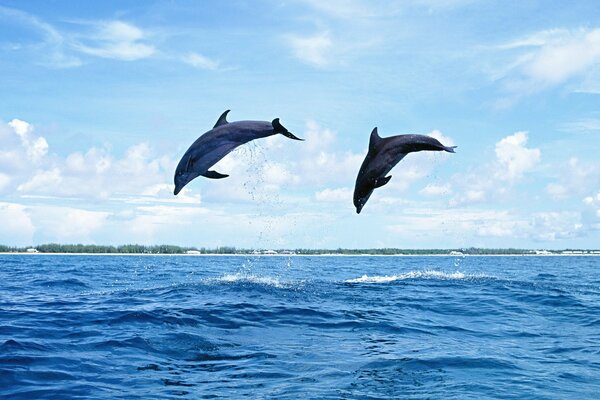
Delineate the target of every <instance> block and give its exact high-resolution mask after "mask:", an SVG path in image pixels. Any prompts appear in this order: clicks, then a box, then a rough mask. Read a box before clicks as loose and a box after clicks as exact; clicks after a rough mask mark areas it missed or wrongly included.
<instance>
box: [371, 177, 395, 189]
mask: <svg viewBox="0 0 600 400" xmlns="http://www.w3.org/2000/svg"><path fill="white" fill-rule="evenodd" d="M390 179H392V176H391V175H390V176H386V177H385V178H377V179H375V187H376V188H378V187H382V186H383V185H385V184H386V183H388V182H389V181H390Z"/></svg>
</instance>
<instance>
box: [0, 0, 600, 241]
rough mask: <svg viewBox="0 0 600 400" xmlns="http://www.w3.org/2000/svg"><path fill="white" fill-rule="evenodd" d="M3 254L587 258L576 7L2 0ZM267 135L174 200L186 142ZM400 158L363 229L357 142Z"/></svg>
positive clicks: (419, 1)
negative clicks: (527, 252)
mask: <svg viewBox="0 0 600 400" xmlns="http://www.w3.org/2000/svg"><path fill="white" fill-rule="evenodd" d="M0 93H2V95H1V96H0V244H5V245H15V246H30V245H36V244H41V243H50V242H55V243H84V244H113V245H118V244H126V243H139V244H175V245H181V246H196V247H198V248H200V247H207V248H213V247H217V246H235V247H239V248H330V249H335V248H339V247H340V248H372V247H397V248H463V247H488V248H506V247H516V248H535V249H565V248H596V249H597V248H599V243H600V240H599V239H600V162H599V161H598V160H599V158H598V152H599V151H600V107H599V105H600V4H599V3H598V2H597V1H595V0H589V1H577V0H575V1H571V2H548V1H541V0H540V1H535V0H520V1H494V0H485V1H483V0H481V1H480V0H414V1H385V0H374V1H367V0H365V1H360V0H345V1H341V0H339V1H338V0H329V1H320V0H282V1H275V0H257V1H235V0H233V1H218V0H215V1H211V0H206V1H202V2H193V1H177V0H170V1H166V0H165V1H145V2H139V1H126V0H119V1H109V0H107V1H101V2H73V1H51V0H43V1H42V0H40V1H22V0H19V1H16V0H14V1H10V0H0ZM226 109H231V112H230V113H229V116H228V119H229V121H236V120H266V121H270V120H272V119H274V118H280V121H281V123H282V124H283V125H284V126H285V127H286V128H287V129H289V130H290V131H291V132H293V133H294V134H295V135H296V136H299V137H302V138H303V139H305V141H303V142H298V141H293V140H289V139H288V138H286V137H284V136H282V135H276V136H273V137H269V138H266V139H260V140H256V141H253V142H251V143H250V144H248V145H244V146H242V147H240V148H238V149H237V150H236V151H234V152H233V153H231V154H229V155H228V156H227V157H225V158H224V159H223V160H221V161H220V162H219V163H218V164H217V165H216V166H215V168H214V169H215V170H217V171H219V172H221V173H225V174H229V175H230V177H228V178H225V179H220V180H212V179H205V178H202V177H200V178H197V179H196V180H194V181H192V182H191V183H190V184H188V185H187V186H186V187H185V188H184V190H183V191H182V192H181V193H180V194H179V195H178V196H174V195H173V174H174V171H175V167H176V165H177V163H178V161H179V159H180V158H181V156H182V155H183V153H184V152H185V151H186V150H187V148H188V147H189V146H190V144H191V143H192V142H193V141H194V140H195V139H196V138H197V137H199V136H200V135H202V134H203V133H204V132H206V131H208V130H210V129H211V128H212V126H213V125H214V123H215V122H216V120H217V118H218V117H219V115H220V114H221V113H222V112H223V111H224V110H226ZM374 127H377V128H378V131H379V134H380V135H381V136H382V137H386V136H392V135H398V134H406V133H418V134H426V135H431V136H434V137H436V138H438V139H439V140H440V141H441V142H442V143H443V144H444V145H447V146H450V145H452V146H458V147H457V149H456V153H455V154H450V153H438V152H420V153H412V154H409V155H408V156H407V157H406V158H405V159H404V160H403V161H401V162H400V163H399V164H398V165H397V166H396V167H395V168H394V169H393V170H392V171H391V173H390V175H391V176H392V179H391V180H390V182H389V183H388V184H387V185H386V186H384V187H381V188H378V189H376V190H375V192H374V193H373V195H372V196H371V198H370V199H369V202H368V203H367V204H366V206H365V207H364V209H363V211H362V212H361V214H360V215H357V214H356V211H355V208H354V206H353V204H352V193H353V190H354V183H355V180H356V175H357V172H358V169H359V167H360V165H361V163H362V160H363V159H364V156H365V154H366V151H367V147H368V141H369V135H370V132H371V130H372V129H373V128H374Z"/></svg>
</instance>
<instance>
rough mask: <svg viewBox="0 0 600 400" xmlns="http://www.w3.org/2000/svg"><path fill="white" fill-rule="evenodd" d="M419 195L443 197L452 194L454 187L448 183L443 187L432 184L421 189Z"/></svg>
mask: <svg viewBox="0 0 600 400" xmlns="http://www.w3.org/2000/svg"><path fill="white" fill-rule="evenodd" d="M419 193H421V194H423V195H425V196H441V195H446V194H450V193H452V187H451V186H450V184H448V183H445V184H442V185H438V184H435V183H430V184H428V185H427V186H425V187H424V188H423V189H421V190H420V191H419Z"/></svg>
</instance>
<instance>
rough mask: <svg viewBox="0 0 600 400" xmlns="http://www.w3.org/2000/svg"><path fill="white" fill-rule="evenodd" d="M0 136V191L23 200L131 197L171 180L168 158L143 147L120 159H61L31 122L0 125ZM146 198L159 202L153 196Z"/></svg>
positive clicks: (80, 155)
mask: <svg viewBox="0 0 600 400" xmlns="http://www.w3.org/2000/svg"><path fill="white" fill-rule="evenodd" d="M0 125H2V124H0ZM0 135H2V138H3V139H7V140H3V142H4V143H5V144H6V145H7V146H6V147H5V148H3V149H2V150H0V178H1V179H0V191H3V192H5V193H7V192H9V191H11V190H12V191H13V193H19V194H20V195H28V196H31V195H38V196H39V195H44V196H54V197H65V198H68V197H78V198H87V199H108V198H109V197H111V196H112V197H115V196H116V195H121V196H122V195H126V197H127V196H129V197H131V196H136V195H140V194H142V193H144V191H145V190H147V189H148V188H149V187H152V186H153V185H157V184H163V185H164V184H167V182H170V181H171V179H172V175H171V174H172V168H173V165H175V160H174V158H173V157H172V156H169V155H158V154H157V153H156V151H155V150H154V149H152V148H151V147H150V146H149V145H148V144H147V143H139V144H136V145H134V146H131V147H130V148H129V149H128V150H127V151H126V153H125V155H124V156H123V157H121V158H116V157H114V156H113V155H111V154H110V152H109V150H107V149H99V148H91V149H89V150H87V151H86V152H74V153H71V154H69V155H68V156H66V157H64V158H61V157H58V156H57V155H55V154H50V153H49V149H50V146H49V144H48V142H47V141H46V139H45V138H44V137H42V136H39V135H36V134H35V129H34V127H33V126H32V125H31V124H29V123H28V122H26V121H21V120H17V119H15V120H12V121H11V122H9V123H8V124H5V125H2V126H0ZM11 138H12V139H15V140H12V141H11ZM171 190H172V189H171ZM171 195H172V191H171ZM146 197H147V198H151V197H154V198H156V199H158V195H156V196H146ZM182 197H184V196H182ZM187 200H188V201H189V200H190V197H189V196H188V197H187Z"/></svg>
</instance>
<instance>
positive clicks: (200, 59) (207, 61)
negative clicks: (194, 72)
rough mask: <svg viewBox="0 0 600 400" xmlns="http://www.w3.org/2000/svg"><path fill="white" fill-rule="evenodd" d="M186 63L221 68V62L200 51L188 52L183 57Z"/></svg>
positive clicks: (208, 67)
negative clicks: (199, 52)
mask: <svg viewBox="0 0 600 400" xmlns="http://www.w3.org/2000/svg"><path fill="white" fill-rule="evenodd" d="M182 60H183V62H184V63H186V64H189V65H191V66H192V67H195V68H201V69H209V70H215V69H218V68H219V62H218V61H215V60H213V59H211V58H208V57H206V56H203V55H202V54H198V53H188V54H187V55H185V56H183V57H182Z"/></svg>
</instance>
